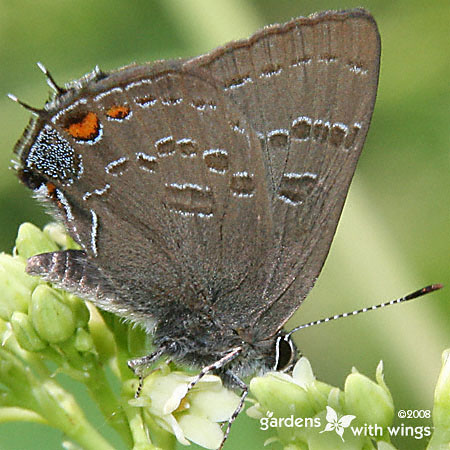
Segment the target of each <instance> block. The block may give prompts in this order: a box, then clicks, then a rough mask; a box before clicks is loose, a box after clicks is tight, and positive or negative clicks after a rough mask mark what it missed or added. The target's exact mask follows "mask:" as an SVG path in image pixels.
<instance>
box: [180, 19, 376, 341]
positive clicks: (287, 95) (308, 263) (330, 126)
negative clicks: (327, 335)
mask: <svg viewBox="0 0 450 450" xmlns="http://www.w3.org/2000/svg"><path fill="white" fill-rule="evenodd" d="M379 57H380V41H379V35H378V31H377V27H376V24H375V22H374V21H373V19H372V17H371V16H370V15H368V14H367V13H366V12H363V11H352V12H343V13H325V14H322V15H318V16H315V17H311V18H306V19H305V18H300V19H295V20H293V21H291V22H289V23H287V24H284V25H275V26H271V27H267V28H265V29H263V30H262V31H260V32H258V33H257V34H255V35H254V36H253V37H251V38H250V39H248V40H245V41H240V42H237V43H231V44H229V45H228V46H225V47H223V48H220V49H218V50H216V51H215V52H213V53H211V54H210V55H205V56H202V57H199V58H196V59H194V60H192V61H191V62H190V63H186V64H192V65H196V66H199V67H200V68H202V70H206V71H208V72H209V73H210V75H211V77H212V78H214V79H216V80H217V83H219V84H220V85H222V88H223V90H224V92H225V93H226V94H227V95H228V96H229V97H230V98H231V99H232V100H233V101H234V102H235V104H236V107H237V108H239V109H240V110H241V111H242V112H243V114H244V115H245V117H246V118H247V121H248V123H250V125H251V127H252V128H253V130H254V131H255V132H256V133H257V135H258V136H259V138H260V141H261V144H262V148H263V151H264V161H265V170H266V176H267V179H268V180H269V182H268V186H269V188H270V191H269V192H268V196H269V197H270V198H271V209H272V216H273V218H274V229H273V234H272V248H273V250H274V253H273V254H272V259H271V260H270V261H268V262H267V264H268V265H270V267H268V268H267V269H266V270H267V271H268V272H269V273H270V275H269V276H268V277H267V278H266V280H265V282H264V283H263V285H262V286H260V287H258V293H259V296H260V298H259V299H258V300H257V302H258V303H257V304H255V303H254V302H255V299H254V297H253V295H245V294H244V295H242V298H241V300H240V305H239V306H238V307H237V308H236V310H235V314H236V316H237V315H239V314H240V312H241V311H242V310H247V309H250V310H252V311H255V312H256V314H254V315H253V317H252V319H251V324H253V325H255V324H256V323H257V322H258V326H257V329H258V330H260V332H261V334H262V335H263V336H264V335H266V336H269V335H270V334H273V333H274V332H275V331H276V330H278V329H279V328H280V327H281V326H282V324H283V323H284V322H285V321H286V320H287V319H288V318H289V317H290V315H291V314H292V313H293V312H294V311H295V310H296V309H297V307H298V306H299V304H300V302H301V301H302V300H303V298H304V297H305V296H306V294H307V293H308V292H309V290H310V289H311V287H312V285H313V283H314V281H315V279H316V278H317V276H318V274H319V272H320V269H321V267H322V265H323V263H324V260H325V258H326V255H327V253H328V250H329V247H330V245H331V240H332V238H333V235H334V232H335V229H336V226H337V223H338V220H339V216H340V214H341V210H342V207H343V203H344V200H345V197H346V195H347V191H348V188H349V185H350V181H351V179H352V176H353V173H354V170H355V166H356V162H357V160H358V157H359V154H360V152H361V149H362V146H363V143H364V140H365V136H366V133H367V130H368V127H369V123H370V119H371V115H372V110H373V106H374V102H375V96H376V89H377V82H378V70H379ZM236 125H237V126H238V127H239V128H240V129H245V126H244V125H243V124H236ZM237 132H239V131H238V130H237ZM248 289H250V287H248ZM272 306H274V307H272ZM241 308H242V309H241ZM232 314H233V313H232Z"/></svg>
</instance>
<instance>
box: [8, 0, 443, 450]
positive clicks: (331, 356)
mask: <svg viewBox="0 0 450 450" xmlns="http://www.w3.org/2000/svg"><path fill="white" fill-rule="evenodd" d="M356 6H363V7H365V8H367V9H369V10H370V11H371V12H372V13H373V15H374V16H375V18H376V20H377V22H378V26H379V29H380V33H381V38H382V65H381V74H380V84H379V90H378V98H377V104H376V107H375V113H374V116H373V120H372V125H371V129H370V131H369V136H368V139H367V142H366V145H365V149H364V151H363V153H362V156H361V159H360V162H359V165H358V168H357V171H356V176H355V179H354V181H353V184H352V187H351V189H350V193H349V196H348V199H347V203H346V207H345V209H344V213H343V216H342V219H341V221H340V225H339V228H338V232H337V234H336V237H335V240H334V243H333V246H332V248H331V253H330V256H329V258H328V260H327V263H326V265H325V268H324V270H323V272H322V274H321V276H320V279H319V281H318V283H317V285H316V287H315V288H314V290H313V292H312V293H311V294H310V296H309V297H308V299H307V301H306V302H305V303H304V304H303V306H302V307H301V308H300V310H299V311H298V312H297V314H296V316H295V317H294V318H293V320H292V322H291V324H292V325H293V324H297V323H303V322H307V321H310V320H314V319H318V318H321V317H323V316H329V315H332V314H335V313H339V312H343V311H346V310H352V309H356V308H360V307H362V306H366V305H369V304H373V303H378V302H381V301H384V300H389V299H391V298H394V297H397V296H401V295H403V294H406V293H408V292H410V291H412V290H415V289H418V288H420V287H422V286H423V285H425V284H429V283H432V282H442V283H444V284H447V286H448V287H447V289H444V290H442V291H440V292H437V293H435V294H433V295H431V296H429V297H425V298H423V299H422V300H420V301H416V302H414V303H412V304H407V305H403V306H399V307H396V308H391V309H389V310H383V311H379V312H375V313H372V314H367V315H365V316H360V317H358V318H354V319H348V320H341V321H338V322H337V323H330V324H329V325H327V326H320V327H315V328H313V329H308V330H304V331H302V332H300V333H298V335H297V336H296V341H297V343H298V346H299V348H300V349H301V351H302V352H303V354H305V355H306V356H307V357H308V358H309V359H310V361H311V363H312V366H313V368H314V370H315V372H316V374H317V377H318V378H319V379H321V380H323V381H326V382H329V383H331V384H334V385H338V386H341V387H342V386H343V382H344V380H345V376H346V375H347V374H348V373H349V372H350V370H351V368H352V366H356V367H357V368H358V370H360V371H361V372H363V373H364V374H367V375H370V376H371V377H373V376H374V372H375V368H376V365H377V363H378V361H379V360H380V359H383V361H384V364H385V373H386V381H387V383H388V385H389V387H390V388H391V391H392V392H393V394H394V400H395V404H396V408H397V409H429V408H430V407H431V406H432V401H433V387H434V384H435V382H436V379H437V376H438V373H439V368H440V363H441V361H440V358H441V352H442V350H444V349H445V348H446V347H448V346H449V344H450V276H449V255H450V152H449V150H450V146H449V144H450V136H449V134H450V133H449V130H450V127H449V112H450V95H449V80H450V64H449V60H450V52H449V47H450V40H449V35H448V26H449V25H448V24H449V23H450V9H449V5H448V3H447V2H445V1H437V0H435V1H432V2H426V3H424V2H423V1H418V0H398V1H392V0H385V1H384V0H380V1H375V0H374V1H365V0H359V1H347V0H342V1H322V0H303V1H281V0H241V1H239V0H215V1H208V0H159V1H149V0H140V1H135V0H128V1H126V2H125V1H118V0H96V1H95V2H93V1H86V0H77V1H74V0H63V1H61V0H53V1H52V0H40V1H38V2H36V1H35V2H32V1H25V0H1V1H0V39H1V41H0V67H1V72H0V114H1V116H0V122H1V124H2V126H1V128H0V135H1V140H0V142H1V147H2V148H1V151H0V159H1V160H0V231H1V233H0V249H1V250H3V251H10V250H11V248H12V246H13V243H14V237H15V235H16V231H17V227H18V225H19V224H20V223H22V222H24V221H32V222H34V223H35V224H37V225H40V226H41V225H44V224H45V223H47V222H48V221H49V218H48V216H46V215H45V214H44V212H43V209H42V208H41V207H40V206H39V205H38V204H37V203H36V202H35V201H34V200H32V199H31V197H30V193H29V192H28V191H27V190H26V189H25V188H24V187H22V186H21V185H19V183H18V181H17V180H16V178H15V176H14V173H13V172H12V171H11V170H9V166H10V159H11V157H12V148H13V146H14V144H15V142H16V140H17V139H18V138H19V137H20V135H21V133H22V130H23V128H24V127H25V125H26V123H27V122H28V117H29V113H28V112H27V111H25V110H24V109H23V108H20V107H19V106H18V105H16V104H14V103H13V102H11V101H9V100H8V99H7V98H6V93H7V92H13V93H14V94H16V95H17V96H18V97H19V98H20V99H22V100H23V101H25V102H28V103H30V104H31V105H34V106H36V107H41V106H42V105H43V104H44V101H45V100H46V99H47V96H48V91H49V89H48V87H47V85H46V83H45V79H44V77H43V75H42V73H41V72H40V71H39V69H38V68H37V67H36V66H35V62H36V61H42V62H43V63H44V64H45V65H46V66H47V67H48V68H49V69H50V70H51V72H52V74H53V76H54V77H55V78H56V80H57V81H58V82H59V83H60V84H63V83H64V82H65V81H69V80H72V79H75V78H79V77H80V76H81V75H83V74H84V73H86V72H88V71H90V70H91V69H92V68H93V67H94V66H95V65H97V64H98V65H99V66H100V68H101V69H103V70H110V69H114V68H117V67H119V66H122V65H125V64H128V63H130V62H133V61H137V62H145V61H150V60H154V59H167V58H173V57H177V56H182V57H187V56H195V55H197V54H200V53H203V52H207V51H209V50H210V49H212V48H214V47H215V46H218V45H221V44H224V43H225V42H227V41H229V40H232V39H238V38H242V37H246V36H248V35H250V34H251V33H253V32H254V31H255V30H257V29H258V28H260V27H261V26H263V25H265V24H269V23H274V22H285V21H287V20H289V19H290V18H292V17H295V16H299V15H308V14H310V13H312V12H315V11H321V10H326V9H347V8H352V7H356ZM63 383H66V381H65V380H63ZM68 383H69V384H70V382H68ZM70 385H71V386H72V385H73V383H72V384H70ZM73 388H74V389H75V388H76V386H75V385H74V386H73ZM79 395H80V398H81V401H82V402H83V404H84V405H86V408H90V403H89V400H88V399H87V398H86V394H85V393H84V392H80V393H79ZM89 415H90V416H91V417H93V418H94V420H97V423H98V428H99V429H100V431H101V432H102V433H104V434H105V436H110V431H109V428H108V427H107V424H106V423H105V422H104V420H103V419H101V418H100V415H99V414H98V413H96V412H95V411H92V412H89ZM244 416H245V414H242V415H241V417H240V418H239V420H238V421H237V424H236V425H235V426H234V427H233V430H232V433H231V437H230V440H229V442H228V444H227V446H226V448H228V449H230V450H231V449H233V448H235V449H238V448H239V449H242V448H248V449H259V448H262V445H263V442H264V439H265V438H267V437H268V436H267V435H265V433H263V432H261V431H259V430H257V423H256V422H252V421H250V420H248V419H247V418H246V417H244ZM397 423H398V424H399V423H400V422H399V421H398V420H397ZM427 424H428V425H429V423H427ZM407 425H413V426H414V425H419V422H418V421H413V420H411V421H409V422H407ZM111 439H113V437H111ZM60 442H61V434H60V433H59V432H58V431H55V430H52V429H48V428H45V427H41V426H37V425H33V426H31V425H23V424H1V425H0V449H8V450H15V449H24V448H26V449H38V448H39V449H40V448H45V449H57V448H61V447H60ZM425 444H426V443H425V441H415V440H414V439H411V440H407V439H398V440H397V441H396V445H397V446H398V448H402V449H404V448H408V449H414V448H417V449H419V448H424V447H425ZM118 448H122V447H118ZM191 448H195V447H191ZM274 448H278V447H276V446H275V447H274Z"/></svg>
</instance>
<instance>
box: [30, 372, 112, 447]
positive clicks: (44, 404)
mask: <svg viewBox="0 0 450 450" xmlns="http://www.w3.org/2000/svg"><path fill="white" fill-rule="evenodd" d="M33 394H34V396H35V398H36V399H37V400H38V402H39V408H40V410H41V411H40V412H41V414H42V416H43V417H44V418H45V419H47V420H48V422H49V423H50V424H51V425H52V426H54V427H56V428H58V429H59V430H61V431H63V432H64V433H65V434H66V435H67V436H68V437H69V438H70V439H72V440H73V441H75V442H77V443H78V444H79V445H80V446H81V447H82V448H83V449H85V450H91V449H92V450H114V448H113V447H112V446H111V445H110V444H109V443H108V442H107V441H106V440H105V438H104V437H103V436H102V435H101V434H100V433H98V432H97V430H96V429H95V428H94V427H92V426H91V424H90V423H89V422H88V421H87V420H86V417H85V416H84V414H83V412H82V410H81V409H80V407H79V406H78V404H77V402H76V401H75V399H74V398H73V396H72V395H71V394H69V393H68V392H67V391H65V390H64V389H63V388H61V386H59V385H58V384H57V383H56V382H55V381H53V380H51V379H50V380H46V381H44V382H43V383H42V384H41V385H40V386H39V387H38V388H34V389H33Z"/></svg>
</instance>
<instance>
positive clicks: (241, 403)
mask: <svg viewBox="0 0 450 450" xmlns="http://www.w3.org/2000/svg"><path fill="white" fill-rule="evenodd" d="M225 375H226V376H227V377H229V379H230V381H231V382H232V383H233V385H235V386H237V387H238V388H240V389H242V394H241V399H240V401H239V404H238V406H237V407H236V409H235V410H234V412H233V414H232V415H231V417H230V418H229V420H228V424H227V429H226V430H225V433H224V435H223V439H222V442H221V443H220V447H219V448H218V450H222V447H223V445H224V444H225V441H226V440H227V438H228V435H229V434H230V430H231V425H233V422H234V421H235V420H236V418H237V416H238V415H239V413H240V412H241V411H242V408H243V407H244V402H245V398H246V397H247V395H248V386H247V385H246V384H245V383H244V382H243V381H242V380H241V379H240V378H239V377H237V376H236V375H235V374H234V373H233V372H231V371H230V370H227V371H226V372H225Z"/></svg>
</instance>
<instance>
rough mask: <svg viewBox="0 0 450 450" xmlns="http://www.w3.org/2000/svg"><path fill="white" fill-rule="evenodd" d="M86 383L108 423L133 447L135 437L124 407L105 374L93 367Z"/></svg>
mask: <svg viewBox="0 0 450 450" xmlns="http://www.w3.org/2000/svg"><path fill="white" fill-rule="evenodd" d="M85 383H86V386H87V387H88V389H89V392H90V394H91V396H92V398H93V399H94V401H95V402H96V404H97V405H98V407H99V408H100V410H101V412H102V414H103V416H104V417H106V418H107V420H108V423H109V424H110V425H111V426H112V427H113V428H114V429H115V430H116V431H117V432H118V433H119V434H120V436H121V437H122V439H123V440H124V442H125V443H126V444H127V446H131V445H132V444H133V437H132V432H131V431H130V424H129V423H128V418H127V416H126V414H125V413H124V411H123V407H124V405H123V404H122V405H121V404H120V403H119V401H118V399H117V396H116V394H115V393H114V392H113V391H112V389H111V386H110V384H109V383H108V380H107V378H106V375H105V372H104V371H103V370H99V369H98V368H97V367H95V366H94V367H92V368H91V369H90V371H89V377H88V378H87V379H86V380H85Z"/></svg>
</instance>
